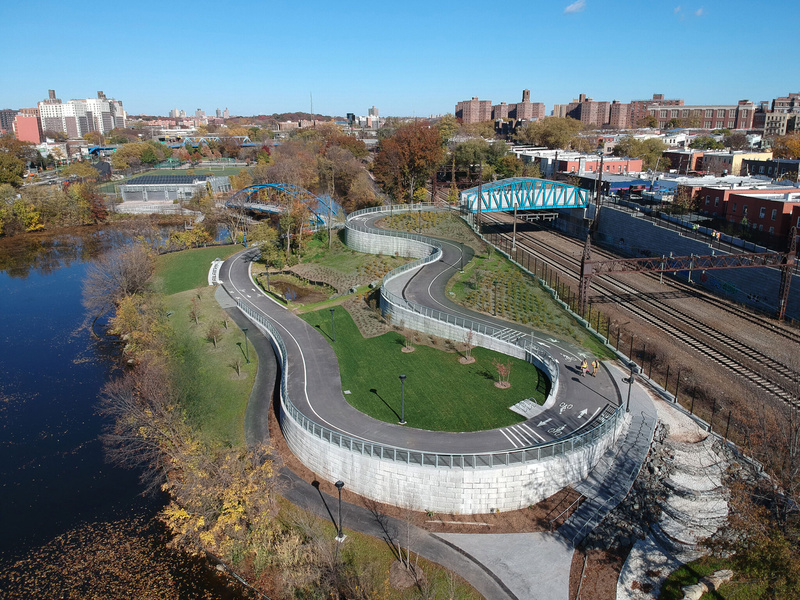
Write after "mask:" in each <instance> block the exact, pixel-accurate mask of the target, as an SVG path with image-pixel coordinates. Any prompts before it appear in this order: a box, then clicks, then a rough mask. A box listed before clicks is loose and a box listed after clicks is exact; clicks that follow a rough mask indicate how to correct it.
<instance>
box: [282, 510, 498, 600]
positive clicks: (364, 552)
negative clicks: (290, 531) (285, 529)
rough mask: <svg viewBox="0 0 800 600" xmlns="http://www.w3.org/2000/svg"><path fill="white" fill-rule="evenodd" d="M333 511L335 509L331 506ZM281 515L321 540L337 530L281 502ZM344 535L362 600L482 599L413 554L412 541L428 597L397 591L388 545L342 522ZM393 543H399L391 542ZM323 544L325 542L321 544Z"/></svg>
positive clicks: (449, 574)
mask: <svg viewBox="0 0 800 600" xmlns="http://www.w3.org/2000/svg"><path fill="white" fill-rule="evenodd" d="M330 508H331V509H333V508H334V507H332V506H331V507H330ZM280 516H281V518H282V519H284V520H285V521H286V522H288V523H295V522H299V523H301V524H302V528H303V529H306V530H308V529H311V530H312V534H313V535H315V537H317V538H318V539H320V540H325V541H327V540H333V538H334V537H335V535H336V528H335V527H334V525H333V523H331V521H330V520H327V519H320V518H319V517H316V516H314V515H311V514H309V513H307V512H305V511H303V510H302V509H300V508H297V507H294V506H292V505H291V504H289V503H288V502H285V501H282V502H281V509H280ZM343 525H344V527H343V532H344V534H345V535H346V536H347V539H346V540H345V542H344V544H343V545H342V546H341V552H342V560H343V561H344V562H345V564H348V565H352V566H353V568H355V570H356V571H357V572H358V575H359V579H360V581H361V582H362V583H363V584H364V589H363V596H359V597H363V598H382V599H385V600H416V599H419V598H449V599H451V600H479V599H480V598H483V596H481V595H480V594H479V593H478V592H477V591H476V590H475V589H474V588H473V587H472V586H471V585H469V584H468V583H467V582H466V581H465V580H464V579H462V578H461V577H460V576H458V575H456V574H454V573H452V572H450V571H447V570H446V569H445V568H444V567H442V566H440V565H438V564H436V563H433V562H430V561H428V560H426V559H424V558H422V557H418V556H417V554H416V548H415V544H414V542H413V539H412V541H411V545H410V550H411V563H412V564H416V565H418V566H419V567H420V568H421V569H422V572H423V574H424V578H425V582H424V583H423V586H424V589H425V590H426V592H427V594H421V593H420V590H419V589H418V588H417V587H416V586H414V585H412V586H411V587H409V588H407V589H405V590H398V589H394V588H392V587H391V585H390V584H389V569H390V568H391V566H392V563H393V562H395V555H394V554H393V553H392V548H391V546H390V545H389V544H388V543H387V542H386V541H385V540H383V539H378V538H374V537H371V536H368V535H364V534H362V533H358V532H356V531H352V530H350V529H348V528H347V521H346V520H345V521H344V522H343ZM400 538H402V539H401V540H400V541H401V542H402V544H403V550H404V551H405V550H406V543H407V542H406V540H405V536H403V535H402V534H400ZM394 541H395V543H396V542H397V541H398V540H396V539H395V540H394ZM323 543H324V542H323Z"/></svg>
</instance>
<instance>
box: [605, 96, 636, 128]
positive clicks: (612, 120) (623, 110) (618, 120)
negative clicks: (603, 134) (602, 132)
mask: <svg viewBox="0 0 800 600" xmlns="http://www.w3.org/2000/svg"><path fill="white" fill-rule="evenodd" d="M630 112H631V105H630V104H623V103H622V102H620V101H619V100H614V101H613V102H612V103H611V110H610V114H609V117H608V124H609V125H611V127H614V128H616V129H627V128H628V127H630V126H631V124H630Z"/></svg>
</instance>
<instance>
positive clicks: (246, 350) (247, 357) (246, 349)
mask: <svg viewBox="0 0 800 600" xmlns="http://www.w3.org/2000/svg"><path fill="white" fill-rule="evenodd" d="M242 332H243V333H244V357H245V360H246V361H247V364H248V365H249V364H250V346H249V345H248V344H247V327H243V328H242Z"/></svg>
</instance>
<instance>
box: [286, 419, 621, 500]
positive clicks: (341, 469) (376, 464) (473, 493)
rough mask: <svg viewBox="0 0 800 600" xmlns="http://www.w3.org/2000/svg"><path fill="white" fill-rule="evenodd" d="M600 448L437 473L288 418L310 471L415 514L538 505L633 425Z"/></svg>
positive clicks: (292, 443)
mask: <svg viewBox="0 0 800 600" xmlns="http://www.w3.org/2000/svg"><path fill="white" fill-rule="evenodd" d="M627 423H628V420H627V419H620V420H619V424H618V426H617V430H616V431H615V435H613V436H612V435H610V434H609V435H607V436H605V438H603V439H601V440H599V441H598V442H596V443H595V444H590V445H588V446H585V447H584V448H581V449H579V450H576V451H574V452H571V453H569V454H561V455H558V456H556V457H553V458H548V459H544V460H540V461H536V462H529V463H524V464H519V465H513V466H502V467H493V468H486V469H459V468H436V467H428V466H419V465H411V464H407V463H401V462H395V461H391V460H381V459H379V458H374V457H371V456H365V455H362V454H358V453H356V452H351V451H350V450H347V449H346V448H340V447H337V446H335V445H332V444H326V443H324V442H323V441H321V440H320V439H319V438H316V437H314V436H312V435H311V434H310V433H309V432H308V431H306V430H305V429H303V428H302V427H300V425H299V424H298V423H296V422H295V421H294V420H293V419H292V418H291V417H290V416H289V415H287V414H286V413H284V418H283V419H282V423H281V427H282V428H283V432H284V435H285V436H286V441H287V442H288V444H289V447H290V448H291V449H292V452H294V453H295V454H296V455H297V457H298V458H299V459H300V460H301V461H302V462H303V464H305V465H306V466H307V467H308V468H309V469H311V470H312V471H314V473H315V474H317V475H318V476H319V477H322V478H323V479H326V480H328V481H337V480H341V481H346V482H347V487H348V489H350V490H352V491H354V492H356V493H357V494H360V495H362V496H364V497H366V498H370V499H372V500H376V501H378V502H385V503H387V504H392V505H395V506H402V507H406V508H410V509H413V510H420V511H424V510H431V511H434V512H439V513H452V514H480V513H488V512H490V511H491V510H492V509H497V510H501V511H507V510H517V509H520V508H524V507H526V506H529V505H531V504H535V503H537V502H540V501H542V500H544V499H545V498H547V497H548V496H551V495H552V494H554V493H556V492H557V491H559V490H561V489H563V488H564V487H566V486H568V485H571V484H574V483H576V482H577V481H580V480H581V479H583V478H584V477H586V475H587V474H588V473H589V470H590V469H591V468H592V467H593V466H594V465H595V464H596V463H597V461H598V460H599V459H600V457H601V456H602V455H603V453H604V452H605V451H606V450H607V449H608V447H609V446H610V445H611V444H612V443H614V441H615V440H616V437H617V436H618V435H620V434H621V433H622V429H623V428H624V427H625V426H627Z"/></svg>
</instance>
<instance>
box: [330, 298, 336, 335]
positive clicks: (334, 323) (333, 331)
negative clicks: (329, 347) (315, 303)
mask: <svg viewBox="0 0 800 600" xmlns="http://www.w3.org/2000/svg"><path fill="white" fill-rule="evenodd" d="M331 340H332V341H334V342H335V341H336V321H334V320H333V307H332V306H331Z"/></svg>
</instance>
